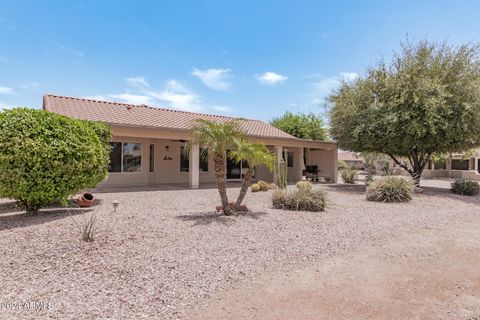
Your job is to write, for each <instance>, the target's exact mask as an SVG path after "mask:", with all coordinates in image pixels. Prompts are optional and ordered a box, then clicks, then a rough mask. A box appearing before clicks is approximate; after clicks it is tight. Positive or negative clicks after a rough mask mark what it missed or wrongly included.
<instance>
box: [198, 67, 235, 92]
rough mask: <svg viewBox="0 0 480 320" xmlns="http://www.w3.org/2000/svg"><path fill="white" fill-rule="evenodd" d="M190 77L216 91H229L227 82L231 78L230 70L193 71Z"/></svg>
mask: <svg viewBox="0 0 480 320" xmlns="http://www.w3.org/2000/svg"><path fill="white" fill-rule="evenodd" d="M192 75H194V76H196V77H198V78H199V79H200V80H201V81H202V82H203V83H204V84H205V85H206V86H207V87H209V88H210V89H213V90H218V91H227V90H228V89H230V83H229V82H228V81H227V79H228V78H231V77H232V76H231V74H230V69H207V70H198V69H196V68H195V69H194V70H193V72H192Z"/></svg>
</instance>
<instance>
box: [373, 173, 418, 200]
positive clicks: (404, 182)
mask: <svg viewBox="0 0 480 320" xmlns="http://www.w3.org/2000/svg"><path fill="white" fill-rule="evenodd" d="M414 189H415V186H414V184H413V181H412V180H411V179H407V178H404V177H398V176H388V177H384V178H380V179H378V180H374V181H373V182H372V183H370V185H369V186H368V187H367V200H369V201H378V202H407V201H410V200H411V199H412V196H413V191H414Z"/></svg>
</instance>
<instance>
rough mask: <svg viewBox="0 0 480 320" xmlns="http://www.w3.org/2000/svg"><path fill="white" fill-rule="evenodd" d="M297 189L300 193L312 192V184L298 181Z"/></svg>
mask: <svg viewBox="0 0 480 320" xmlns="http://www.w3.org/2000/svg"><path fill="white" fill-rule="evenodd" d="M297 188H298V190H300V191H310V190H312V183H311V182H310V181H306V180H304V181H298V182H297Z"/></svg>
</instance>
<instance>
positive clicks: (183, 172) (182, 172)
mask: <svg viewBox="0 0 480 320" xmlns="http://www.w3.org/2000/svg"><path fill="white" fill-rule="evenodd" d="M184 152H185V146H184V145H183V146H180V169H179V170H180V173H181V174H185V173H189V172H190V155H188V156H185V153H184ZM198 156H199V159H198V171H199V172H200V174H208V172H209V169H210V162H209V155H208V151H207V157H206V158H205V161H206V164H207V170H206V171H205V170H203V169H202V149H200V150H199V155H198ZM183 157H186V158H187V160H188V167H187V168H186V169H187V170H182V158H183Z"/></svg>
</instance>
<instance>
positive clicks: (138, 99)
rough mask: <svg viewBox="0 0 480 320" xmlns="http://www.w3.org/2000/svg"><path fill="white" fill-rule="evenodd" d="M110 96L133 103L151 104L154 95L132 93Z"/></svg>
mask: <svg viewBox="0 0 480 320" xmlns="http://www.w3.org/2000/svg"><path fill="white" fill-rule="evenodd" d="M109 97H111V98H113V99H116V100H117V101H120V102H126V103H131V104H151V103H152V102H153V101H152V97H149V96H146V95H139V94H131V93H119V94H111V95H109Z"/></svg>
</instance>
